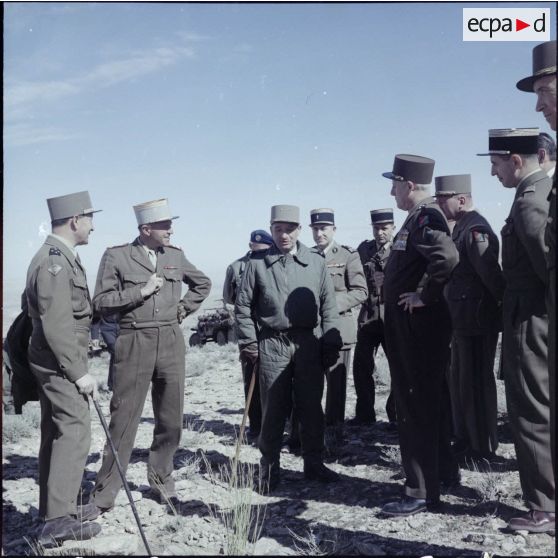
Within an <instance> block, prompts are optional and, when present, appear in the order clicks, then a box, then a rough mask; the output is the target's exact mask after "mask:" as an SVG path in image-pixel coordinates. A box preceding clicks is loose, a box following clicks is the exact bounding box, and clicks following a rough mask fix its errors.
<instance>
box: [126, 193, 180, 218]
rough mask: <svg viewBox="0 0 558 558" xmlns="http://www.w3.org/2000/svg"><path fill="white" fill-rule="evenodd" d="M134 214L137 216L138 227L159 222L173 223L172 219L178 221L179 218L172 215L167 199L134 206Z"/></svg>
mask: <svg viewBox="0 0 558 558" xmlns="http://www.w3.org/2000/svg"><path fill="white" fill-rule="evenodd" d="M134 212H135V214H136V219H137V221H138V225H147V224H148V223H158V222H159V221H172V219H178V216H173V215H172V213H171V211H170V208H169V202H168V200H167V199H166V198H163V199H160V200H153V201H149V202H145V203H140V204H139V205H134Z"/></svg>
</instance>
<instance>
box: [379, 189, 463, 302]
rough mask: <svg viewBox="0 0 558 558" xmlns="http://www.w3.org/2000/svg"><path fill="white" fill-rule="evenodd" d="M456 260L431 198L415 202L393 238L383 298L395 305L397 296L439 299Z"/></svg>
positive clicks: (457, 257)
mask: <svg viewBox="0 0 558 558" xmlns="http://www.w3.org/2000/svg"><path fill="white" fill-rule="evenodd" d="M458 261H459V255H458V253H457V249H456V247H455V244H454V243H453V241H452V239H451V236H450V232H449V227H448V222H447V220H446V218H445V216H444V214H443V213H442V211H441V209H440V208H439V207H438V205H437V204H436V202H435V200H434V198H432V197H428V198H426V199H424V200H423V201H422V202H420V203H419V204H417V205H416V206H415V207H414V208H413V209H411V211H410V212H409V214H408V215H407V218H406V219H405V222H404V223H403V226H402V227H401V229H400V230H399V232H398V233H397V234H396V235H395V238H394V239H393V244H392V247H391V253H390V256H389V259H388V262H387V265H386V268H385V270H384V285H383V288H384V301H385V303H386V304H397V303H398V302H399V295H400V294H402V293H405V292H415V291H418V292H420V298H421V300H422V302H424V304H426V305H428V304H433V303H435V302H438V301H440V300H443V288H444V285H445V284H446V283H447V282H448V279H449V277H450V275H451V272H452V271H453V268H454V267H455V266H456V265H457V262H458Z"/></svg>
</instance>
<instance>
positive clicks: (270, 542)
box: [253, 537, 295, 556]
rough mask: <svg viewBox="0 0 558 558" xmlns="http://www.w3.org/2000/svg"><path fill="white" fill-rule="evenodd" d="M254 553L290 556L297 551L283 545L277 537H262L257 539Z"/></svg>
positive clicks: (255, 554)
mask: <svg viewBox="0 0 558 558" xmlns="http://www.w3.org/2000/svg"><path fill="white" fill-rule="evenodd" d="M253 554H254V556H274V555H275V556H289V555H293V554H295V551H294V550H293V549H292V548H289V547H288V546H283V545H281V544H280V543H278V542H277V541H276V540H275V539H269V538H267V537H262V538H261V539H258V540H257V541H256V544H255V545H254V552H253Z"/></svg>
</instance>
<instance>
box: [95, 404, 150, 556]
mask: <svg viewBox="0 0 558 558" xmlns="http://www.w3.org/2000/svg"><path fill="white" fill-rule="evenodd" d="M92 401H93V405H95V409H96V411H97V414H98V415H99V419H100V420H101V424H102V425H103V430H104V431H105V434H106V436H107V441H108V443H109V446H110V449H111V451H112V455H113V456H114V461H115V463H116V468H117V469H118V472H119V473H120V478H121V479H122V484H123V485H124V490H126V496H128V501H129V502H130V506H132V511H133V512H134V517H135V518H136V523H137V524H138V529H139V532H140V535H141V538H142V540H143V545H144V546H145V550H147V554H148V555H149V556H153V553H152V552H151V549H150V548H149V544H147V539H146V538H145V533H144V532H143V528H142V526H141V521H140V518H139V516H138V510H137V509H136V505H135V504H134V499H133V498H132V494H131V493H130V487H129V486H128V482H127V481H126V475H125V474H124V470H123V469H122V465H121V464H120V459H118V452H117V451H116V448H115V447H114V442H113V441H112V438H111V437H110V434H109V429H108V426H107V423H106V421H105V417H104V416H103V413H102V412H101V407H99V403H97V401H95V399H92Z"/></svg>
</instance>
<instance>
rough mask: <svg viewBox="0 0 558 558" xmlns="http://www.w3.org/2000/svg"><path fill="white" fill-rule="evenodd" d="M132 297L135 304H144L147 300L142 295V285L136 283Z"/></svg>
mask: <svg viewBox="0 0 558 558" xmlns="http://www.w3.org/2000/svg"><path fill="white" fill-rule="evenodd" d="M132 299H133V301H134V304H143V303H144V302H145V299H144V298H143V296H142V295H141V287H140V286H139V285H136V286H135V287H134V288H133V289H132Z"/></svg>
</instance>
